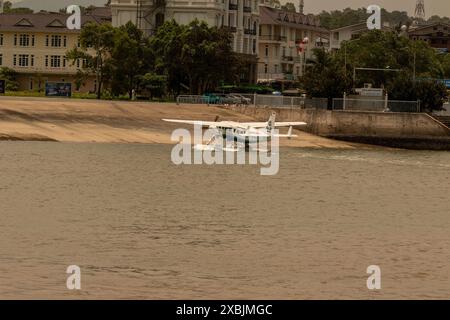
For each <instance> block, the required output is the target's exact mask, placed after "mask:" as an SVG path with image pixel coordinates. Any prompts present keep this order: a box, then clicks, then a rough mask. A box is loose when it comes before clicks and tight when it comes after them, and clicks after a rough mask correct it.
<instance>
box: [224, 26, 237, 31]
mask: <svg viewBox="0 0 450 320" xmlns="http://www.w3.org/2000/svg"><path fill="white" fill-rule="evenodd" d="M223 28H224V29H227V30H228V31H230V32H236V31H237V28H236V27H230V26H223Z"/></svg>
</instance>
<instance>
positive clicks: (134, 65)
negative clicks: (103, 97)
mask: <svg viewBox="0 0 450 320" xmlns="http://www.w3.org/2000/svg"><path fill="white" fill-rule="evenodd" d="M152 60H153V59H152V54H151V52H150V47H149V42H148V39H147V38H146V37H144V34H143V32H142V31H141V30H139V28H137V27H136V26H135V25H134V24H133V23H132V22H128V23H127V24H125V25H123V26H120V27H119V28H118V30H117V32H116V33H115V37H114V46H113V48H112V51H111V66H112V80H111V89H112V93H113V95H118V94H121V93H124V92H125V93H128V95H129V97H130V99H131V97H132V92H133V90H136V89H137V87H138V82H139V79H140V77H141V76H142V75H144V74H145V73H147V72H149V71H150V70H151V68H152V64H153V63H152Z"/></svg>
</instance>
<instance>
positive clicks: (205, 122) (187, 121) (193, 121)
mask: <svg viewBox="0 0 450 320" xmlns="http://www.w3.org/2000/svg"><path fill="white" fill-rule="evenodd" d="M162 120H163V121H166V122H175V123H185V124H192V125H200V126H215V125H217V122H215V121H200V120H176V119H162Z"/></svg>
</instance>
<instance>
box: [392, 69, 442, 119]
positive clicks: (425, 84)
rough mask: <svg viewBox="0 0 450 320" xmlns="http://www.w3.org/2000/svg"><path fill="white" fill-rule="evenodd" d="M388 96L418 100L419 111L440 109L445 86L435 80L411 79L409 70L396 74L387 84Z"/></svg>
mask: <svg viewBox="0 0 450 320" xmlns="http://www.w3.org/2000/svg"><path fill="white" fill-rule="evenodd" d="M387 91H388V92H389V98H390V99H391V100H400V101H416V100H420V105H421V111H423V112H424V111H429V112H431V111H433V110H441V109H442V106H443V104H444V102H445V101H446V99H447V88H446V87H445V85H444V84H442V83H441V82H438V81H435V80H418V81H413V80H412V77H411V74H410V73H409V72H403V73H401V74H398V75H397V76H396V77H395V78H394V79H392V80H391V81H390V82H389V83H388V85H387Z"/></svg>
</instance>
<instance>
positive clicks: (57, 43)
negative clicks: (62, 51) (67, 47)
mask: <svg viewBox="0 0 450 320" xmlns="http://www.w3.org/2000/svg"><path fill="white" fill-rule="evenodd" d="M51 46H52V47H61V36H59V35H52V37H51Z"/></svg>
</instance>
